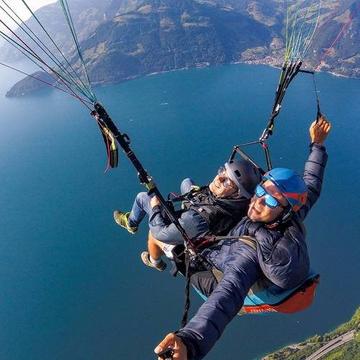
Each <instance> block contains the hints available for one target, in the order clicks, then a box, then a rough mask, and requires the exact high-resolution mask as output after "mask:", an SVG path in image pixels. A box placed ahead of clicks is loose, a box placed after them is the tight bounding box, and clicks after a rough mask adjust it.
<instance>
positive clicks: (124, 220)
mask: <svg viewBox="0 0 360 360" xmlns="http://www.w3.org/2000/svg"><path fill="white" fill-rule="evenodd" d="M129 216H130V212H126V213H124V212H122V211H118V210H115V211H114V220H115V222H116V223H117V224H118V225H119V226H121V227H123V228H124V229H126V230H127V231H128V232H129V233H130V234H135V233H136V232H137V229H138V227H137V226H130V224H129Z"/></svg>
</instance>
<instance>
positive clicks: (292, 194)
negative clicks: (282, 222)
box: [263, 168, 307, 212]
mask: <svg viewBox="0 0 360 360" xmlns="http://www.w3.org/2000/svg"><path fill="white" fill-rule="evenodd" d="M263 178H264V180H270V181H272V182H273V183H274V184H275V185H276V187H277V188H278V189H279V190H280V192H281V193H282V194H283V195H284V196H285V198H286V199H287V201H288V202H289V204H290V206H291V210H292V211H293V212H296V211H298V210H299V209H300V208H301V207H302V206H303V205H304V204H305V203H306V199H307V186H306V184H305V182H304V180H303V178H302V177H301V176H300V175H298V174H297V173H296V172H295V171H293V170H291V169H286V168H275V169H272V170H270V171H269V172H267V173H266V174H265V175H264V177H263Z"/></svg>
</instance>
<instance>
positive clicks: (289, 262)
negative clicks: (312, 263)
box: [177, 144, 327, 360]
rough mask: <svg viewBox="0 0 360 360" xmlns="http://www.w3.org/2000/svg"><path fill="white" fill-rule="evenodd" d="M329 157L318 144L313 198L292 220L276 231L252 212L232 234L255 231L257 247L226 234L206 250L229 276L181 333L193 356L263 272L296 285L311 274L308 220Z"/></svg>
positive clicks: (310, 165)
mask: <svg viewBox="0 0 360 360" xmlns="http://www.w3.org/2000/svg"><path fill="white" fill-rule="evenodd" d="M326 162H327V154H326V150H325V148H324V147H323V146H320V145H317V144H312V145H311V146H310V155H309V158H308V160H307V161H306V164H305V171H304V176H303V178H304V181H305V183H306V185H307V187H308V198H307V202H306V204H305V205H304V206H303V207H302V208H301V209H300V211H299V212H298V213H297V214H296V216H294V217H293V219H292V221H291V222H288V223H286V224H284V225H283V226H281V227H280V228H279V229H276V230H274V229H272V230H270V229H267V228H266V227H264V226H263V225H262V224H259V223H253V222H251V221H250V220H249V219H248V218H247V217H246V218H244V219H243V220H241V221H240V222H239V223H238V224H237V225H236V226H235V228H234V229H233V230H232V231H231V232H230V233H229V236H242V235H250V236H254V237H255V238H256V240H257V244H258V245H257V249H256V250H255V249H253V248H252V247H250V246H249V245H247V244H245V243H243V242H240V241H237V240H231V239H225V240H223V241H221V242H220V243H219V244H218V245H217V246H215V247H214V248H212V249H205V250H204V251H203V255H204V256H205V257H206V259H207V260H209V261H210V262H211V263H212V264H213V265H214V266H215V267H216V268H218V269H219V270H221V271H222V272H223V274H224V276H223V279H222V280H221V281H220V283H219V284H218V286H217V287H216V289H215V290H214V291H213V293H212V294H211V295H210V297H209V298H208V299H207V301H206V302H205V303H204V304H203V305H202V306H201V307H200V309H199V310H198V312H197V313H196V315H195V316H194V317H193V318H192V319H191V320H190V321H189V323H188V324H187V325H186V326H185V327H184V328H182V329H180V330H179V331H178V332H177V335H178V336H179V337H181V339H182V340H183V342H184V343H185V345H186V347H187V349H188V359H189V360H198V359H202V358H203V357H204V356H205V355H206V354H207V353H208V352H209V351H210V349H211V348H212V347H213V346H214V344H215V342H216V341H217V340H218V339H219V337H220V336H221V334H222V332H223V331H224V329H225V327H226V325H227V324H228V323H229V322H230V321H231V320H232V319H233V318H234V316H235V315H236V314H237V312H238V311H239V310H240V308H241V307H242V305H243V302H244V298H245V296H246V294H247V293H248V291H249V289H250V288H251V286H252V285H253V284H254V283H255V282H256V281H257V280H259V279H260V278H261V277H262V276H263V274H265V275H266V276H267V277H268V278H269V279H270V280H271V281H272V282H273V283H275V284H276V285H278V286H280V287H282V288H292V287H295V286H297V285H299V284H300V283H302V282H303V281H304V280H305V279H306V277H307V275H308V272H309V257H308V252H307V247H306V243H305V230H304V227H303V225H302V221H303V220H304V218H305V217H306V215H307V214H308V212H309V210H310V209H311V207H312V206H313V205H314V203H315V202H316V200H317V199H318V197H319V195H320V192H321V187H322V180H323V175H324V169H325V165H326Z"/></svg>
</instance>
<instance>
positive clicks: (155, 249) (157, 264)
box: [141, 231, 166, 271]
mask: <svg viewBox="0 0 360 360" xmlns="http://www.w3.org/2000/svg"><path fill="white" fill-rule="evenodd" d="M161 244H162V243H161V242H160V241H158V240H156V239H155V238H154V237H153V236H152V234H151V232H150V231H149V235H148V251H143V252H142V253H141V260H142V262H143V263H144V264H145V265H146V266H149V267H153V268H155V269H157V270H159V271H164V270H165V269H166V263H165V262H164V261H163V260H162V259H161V256H162V255H163V254H164V252H163V251H162V248H161Z"/></svg>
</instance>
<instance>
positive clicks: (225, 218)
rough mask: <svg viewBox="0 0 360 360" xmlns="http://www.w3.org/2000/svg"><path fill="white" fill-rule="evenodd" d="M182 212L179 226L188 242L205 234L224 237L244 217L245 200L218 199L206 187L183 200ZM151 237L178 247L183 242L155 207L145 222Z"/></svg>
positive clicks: (246, 201)
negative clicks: (189, 198) (187, 237)
mask: <svg viewBox="0 0 360 360" xmlns="http://www.w3.org/2000/svg"><path fill="white" fill-rule="evenodd" d="M184 205H185V207H186V209H185V210H184V211H183V212H182V213H181V216H180V217H179V223H180V225H181V226H182V227H183V229H184V230H185V232H186V233H187V235H188V236H189V237H190V238H191V239H197V238H201V237H204V236H205V235H206V234H207V233H209V232H210V233H211V234H214V235H224V234H226V233H228V231H229V230H230V229H231V228H232V227H233V226H234V225H235V224H236V223H237V222H238V221H239V220H240V219H241V218H242V217H243V216H245V215H246V212H247V209H248V207H249V200H247V199H218V198H216V197H215V196H214V195H213V194H212V193H211V191H210V190H209V188H208V186H205V187H203V188H201V190H200V191H198V192H196V193H195V194H194V195H193V196H192V197H191V202H190V201H188V200H187V201H185V202H184ZM149 226H150V231H151V233H152V235H153V236H154V237H155V238H156V239H157V240H160V241H162V242H164V243H167V244H173V245H175V244H182V243H183V242H184V239H183V237H182V235H181V234H180V232H179V230H178V229H177V228H176V226H175V225H174V224H169V222H168V221H166V219H165V218H164V217H163V215H162V211H161V207H160V206H155V207H154V208H153V214H152V216H151V217H150V219H149Z"/></svg>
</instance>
